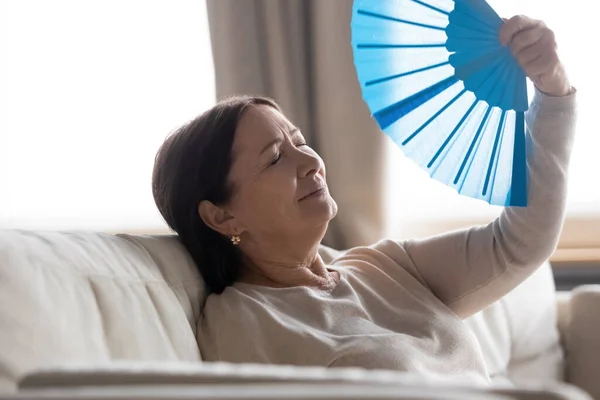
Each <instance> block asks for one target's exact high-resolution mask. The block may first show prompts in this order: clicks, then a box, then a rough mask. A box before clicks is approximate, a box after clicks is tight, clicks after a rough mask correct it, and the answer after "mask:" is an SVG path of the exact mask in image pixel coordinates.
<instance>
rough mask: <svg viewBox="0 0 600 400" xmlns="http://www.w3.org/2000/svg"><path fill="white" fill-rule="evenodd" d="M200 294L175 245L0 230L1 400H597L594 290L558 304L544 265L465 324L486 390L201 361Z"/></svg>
mask: <svg viewBox="0 0 600 400" xmlns="http://www.w3.org/2000/svg"><path fill="white" fill-rule="evenodd" d="M321 250H322V255H323V257H324V258H325V259H326V260H330V259H331V258H334V257H335V256H336V254H337V253H336V252H335V251H333V250H331V249H328V248H325V247H323V248H322V249H321ZM204 295H205V294H204V287H203V282H202V280H201V278H200V276H199V275H198V272H197V270H196V268H195V266H194V264H193V262H192V261H191V259H190V258H189V256H188V254H187V252H186V251H185V250H184V248H183V247H182V246H181V245H180V244H179V242H178V240H177V238H176V237H174V236H132V235H109V234H102V233H94V232H74V231H72V232H37V231H35V232H34V231H18V230H7V231H1V230H0V399H9V398H10V399H13V398H14V399H28V398H89V399H100V398H102V399H104V398H107V399H108V398H111V399H116V398H119V399H121V398H123V399H137V398H161V399H162V398H164V399H179V398H181V399H184V398H185V399H187V398H218V399H220V398H224V399H225V398H227V399H234V398H295V399H300V398H302V399H305V398H306V399H317V398H327V399H333V398H336V399H354V398H367V399H379V398H381V399H383V398H386V399H388V398H398V399H408V398H410V399H413V398H414V399H417V398H418V399H442V398H443V399H446V398H447V399H454V398H461V399H471V398H474V399H475V398H477V399H479V398H485V399H494V398H519V399H521V398H523V399H525V398H527V399H530V398H531V399H555V398H556V399H589V398H590V396H591V397H593V398H596V399H600V335H598V332H597V329H598V328H599V327H600V313H598V312H597V310H598V308H600V287H596V286H587V287H581V288H578V289H577V290H575V291H573V292H572V293H559V294H558V295H557V294H556V293H555V291H554V282H553V279H552V273H551V270H550V266H549V265H547V264H546V265H544V266H542V267H541V268H540V269H539V270H538V271H537V272H536V273H535V274H534V275H533V276H532V277H531V278H530V279H528V280H527V281H526V282H525V283H523V284H522V285H521V286H519V287H518V288H517V289H515V290H514V291H513V292H512V293H510V294H509V295H507V296H506V297H505V298H504V299H502V300H501V301H499V302H497V303H496V304H493V305H492V306H490V307H489V308H488V309H486V310H484V311H483V312H481V313H479V314H477V315H475V316H473V317H472V318H470V319H468V320H467V321H466V323H467V324H468V325H469V326H470V327H471V329H472V330H473V332H474V334H475V335H476V336H477V338H478V339H479V342H480V344H481V347H482V351H483V353H484V357H485V360H486V363H487V367H488V370H489V373H490V376H491V377H492V381H493V384H492V385H491V386H490V387H476V386H472V385H470V383H469V382H453V381H445V380H444V379H442V378H440V379H432V378H426V377H421V376H416V375H409V374H401V373H398V372H394V371H368V370H362V369H358V368H356V369H325V368H321V367H309V368H306V367H305V368H298V367H293V366H268V365H231V364H224V363H208V362H202V355H201V354H200V351H199V349H198V345H197V342H196V334H195V333H196V325H197V322H198V319H199V318H200V309H201V304H202V301H203V298H204ZM557 311H558V315H557Z"/></svg>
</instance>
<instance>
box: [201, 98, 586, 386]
mask: <svg viewBox="0 0 600 400" xmlns="http://www.w3.org/2000/svg"><path fill="white" fill-rule="evenodd" d="M575 119H576V118H575V95H574V94H573V95H570V96H566V97H560V98H554V97H549V96H546V95H544V94H542V93H540V92H539V91H536V93H535V95H534V100H533V102H532V104H531V107H530V109H529V111H528V112H527V116H526V121H527V151H528V155H527V166H528V179H529V181H528V184H529V193H528V201H529V205H528V207H526V208H517V207H515V208H511V207H507V208H505V209H504V210H503V212H502V214H501V215H500V216H499V217H498V218H497V219H496V220H494V221H493V222H492V223H490V224H489V225H487V226H481V227H475V228H472V229H469V230H464V231H457V232H451V233H448V234H445V235H441V236H436V237H432V238H428V239H424V240H410V241H404V242H395V241H392V240H383V241H381V242H379V243H376V244H374V245H372V246H369V247H357V248H353V249H351V250H349V251H348V252H347V253H346V254H345V255H344V256H343V257H341V258H339V259H337V260H335V261H334V262H333V263H332V265H331V269H335V270H338V271H340V273H341V276H342V279H341V280H340V282H339V284H338V285H337V286H336V287H335V288H334V289H333V290H332V291H331V292H320V291H318V290H314V289H311V288H307V287H290V288H268V287H262V286H255V285H249V284H245V283H237V284H235V285H234V286H233V287H229V288H227V289H226V290H225V291H224V292H223V293H222V294H221V295H215V294H213V295H210V296H209V297H208V299H207V302H206V305H205V309H204V314H203V317H202V318H201V319H200V321H199V326H198V342H199V344H200V350H201V352H202V355H203V357H204V359H205V360H208V361H229V362H257V363H270V364H294V365H320V366H332V367H339V366H353V367H364V368H370V369H393V370H399V371H407V372H413V373H419V374H424V375H427V376H436V377H438V376H439V377H443V378H450V379H454V378H461V379H463V378H466V379H468V380H469V381H472V382H481V383H485V382H487V381H488V380H489V377H488V374H487V371H486V369H485V366H484V361H483V357H482V354H481V350H480V348H479V344H478V343H477V340H476V339H475V337H474V336H473V335H472V333H471V332H470V331H469V329H468V328H467V327H466V326H465V325H464V324H463V322H462V318H466V317H468V316H470V315H472V314H474V313H476V312H478V311H480V310H482V309H484V308H485V307H487V306H488V305H490V304H491V303H493V302H495V301H496V300H498V299H499V298H501V297H502V296H504V295H505V294H506V293H508V292H509V291H511V290H512V289H513V288H515V287H516V286H517V285H519V283H521V282H522V281H523V280H524V279H526V278H527V277H528V276H529V275H530V274H531V273H533V271H535V269H536V268H537V267H538V266H539V265H541V264H542V263H543V262H544V261H545V260H546V259H547V258H548V257H549V256H550V255H551V254H552V252H553V251H554V249H555V247H556V244H557V241H558V238H559V234H560V231H561V228H562V224H563V219H564V214H565V203H566V192H567V169H568V164H569V158H570V154H571V148H572V142H573V136H574V131H575V129H574V128H575Z"/></svg>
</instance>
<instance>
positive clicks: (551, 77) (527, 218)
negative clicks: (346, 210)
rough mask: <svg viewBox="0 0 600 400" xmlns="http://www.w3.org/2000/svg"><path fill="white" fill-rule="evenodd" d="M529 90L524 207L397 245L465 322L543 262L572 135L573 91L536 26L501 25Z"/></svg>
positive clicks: (551, 246) (522, 22) (562, 200)
mask: <svg viewBox="0 0 600 400" xmlns="http://www.w3.org/2000/svg"><path fill="white" fill-rule="evenodd" d="M501 40H502V41H503V43H510V46H511V48H512V49H513V50H514V53H515V56H516V57H517V59H518V60H519V62H520V64H521V65H522V67H523V68H524V69H525V72H526V73H527V75H528V76H529V77H530V79H532V80H533V82H534V83H535V85H536V93H535V95H534V99H533V102H532V104H531V106H530V108H529V111H528V112H527V115H526V123H527V131H526V142H527V171H528V183H529V187H528V190H529V193H528V206H527V207H526V208H518V207H514V208H513V207H507V208H505V209H504V210H503V212H502V214H501V215H500V216H499V217H498V218H497V219H496V220H494V221H493V222H492V223H490V224H489V225H487V226H482V227H475V228H472V229H469V230H466V231H457V232H451V233H448V234H445V235H441V236H436V237H432V238H428V239H424V240H412V241H407V242H404V243H403V244H402V245H403V247H404V249H405V250H406V252H407V253H408V256H409V257H410V259H411V261H412V262H413V263H414V266H415V267H416V269H417V271H418V273H419V274H420V275H421V277H422V278H423V280H424V281H425V282H426V284H427V285H428V286H429V287H430V289H431V290H432V292H433V293H434V294H435V295H436V296H437V297H438V298H440V299H441V300H442V301H443V302H444V303H446V304H447V305H448V306H449V307H450V308H451V309H452V310H453V311H454V312H455V313H457V314H458V315H459V316H461V317H463V318H466V317H468V316H470V315H472V314H474V313H476V312H478V311H480V310H482V309H484V308H485V307H487V306H488V305H489V304H491V303H493V302H494V301H496V300H498V299H499V298H501V297H502V296H504V295H505V294H506V293H508V292H509V291H511V290H512V289H513V288H514V287H516V286H517V285H519V284H520V283H521V282H522V281H523V280H525V279H526V278H527V277H528V276H529V275H530V274H532V273H533V271H535V269H536V268H538V267H539V266H540V265H541V264H542V263H543V262H544V261H546V260H547V259H548V258H549V257H550V256H551V254H552V253H553V251H554V250H555V248H556V245H557V242H558V239H559V235H560V232H561V229H562V225H563V220H564V215H565V206H566V197H567V170H568V165H569V159H570V154H571V148H572V142H573V136H574V131H575V120H576V115H575V94H574V90H573V89H572V88H571V86H570V85H569V83H568V80H567V78H566V75H565V71H564V68H563V66H562V64H561V63H560V61H559V59H558V56H557V54H556V44H555V42H554V35H553V34H552V32H551V31H550V30H549V29H548V28H546V26H545V25H544V24H543V23H542V22H541V21H535V20H531V19H528V18H526V17H515V18H513V19H511V20H508V21H507V22H506V23H505V25H504V27H503V28H502V31H501Z"/></svg>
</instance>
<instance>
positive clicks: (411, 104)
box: [373, 75, 458, 130]
mask: <svg viewBox="0 0 600 400" xmlns="http://www.w3.org/2000/svg"><path fill="white" fill-rule="evenodd" d="M456 82H458V78H456V76H454V75H452V76H449V77H448V78H446V79H444V80H442V81H439V82H438V83H436V84H433V85H431V86H429V87H428V88H426V89H424V90H421V91H420V92H418V93H415V94H413V95H412V96H409V97H407V98H405V99H403V100H400V101H398V102H396V103H394V104H392V105H389V106H387V107H385V108H383V109H381V110H379V111H377V112H376V113H374V114H373V117H374V118H375V119H376V120H377V122H378V123H379V126H380V128H381V129H382V130H385V129H386V128H387V127H388V126H390V125H391V124H393V123H394V122H396V121H397V120H398V119H400V118H402V117H403V116H405V115H406V114H408V113H409V112H411V111H412V110H414V109H415V108H417V107H419V106H420V105H421V104H423V103H425V102H427V101H429V100H431V99H432V98H434V97H435V96H437V95H438V94H440V93H441V92H443V91H444V90H446V89H447V88H449V87H450V86H452V85H454V84H455V83H456Z"/></svg>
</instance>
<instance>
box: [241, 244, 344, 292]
mask: <svg viewBox="0 0 600 400" xmlns="http://www.w3.org/2000/svg"><path fill="white" fill-rule="evenodd" d="M267 243H270V245H269V246H251V244H248V246H247V247H246V248H242V251H243V253H244V254H245V257H244V267H245V268H244V273H243V275H242V277H241V279H240V281H242V282H245V283H251V284H254V285H260V286H270V287H292V286H310V287H315V288H319V289H329V288H331V287H333V286H335V284H336V283H337V277H338V275H337V273H331V272H330V271H328V270H327V265H326V264H325V263H324V262H323V259H322V258H321V256H320V255H319V252H318V251H319V244H320V241H316V242H315V241H314V240H313V241H302V240H298V239H295V240H292V241H286V242H285V243H282V241H281V240H278V241H267ZM290 244H293V245H290Z"/></svg>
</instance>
